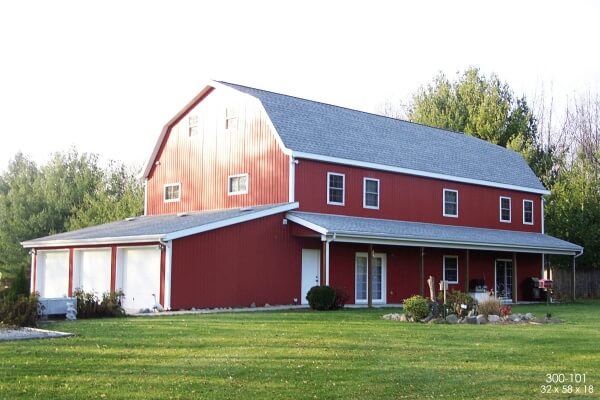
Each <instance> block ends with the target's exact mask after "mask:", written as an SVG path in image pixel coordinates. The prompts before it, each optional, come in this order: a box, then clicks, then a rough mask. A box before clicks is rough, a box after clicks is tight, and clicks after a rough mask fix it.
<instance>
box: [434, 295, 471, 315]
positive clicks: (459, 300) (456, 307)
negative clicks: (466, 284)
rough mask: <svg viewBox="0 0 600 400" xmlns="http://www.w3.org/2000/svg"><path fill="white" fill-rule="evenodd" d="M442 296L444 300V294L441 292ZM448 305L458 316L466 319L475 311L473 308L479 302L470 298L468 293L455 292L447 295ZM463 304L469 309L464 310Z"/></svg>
mask: <svg viewBox="0 0 600 400" xmlns="http://www.w3.org/2000/svg"><path fill="white" fill-rule="evenodd" d="M440 295H441V298H442V299H443V296H444V295H443V293H441V292H440ZM446 304H447V306H448V307H449V308H450V309H451V310H452V311H453V312H454V313H456V315H458V316H459V317H464V316H466V315H467V314H468V313H469V311H471V310H472V309H473V307H475V304H477V301H475V299H474V298H473V297H471V296H469V294H468V293H464V292H461V291H460V290H453V291H452V292H450V293H446ZM461 304H465V305H466V306H467V308H466V309H464V308H462V307H461Z"/></svg>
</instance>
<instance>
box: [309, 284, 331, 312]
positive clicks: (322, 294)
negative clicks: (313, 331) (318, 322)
mask: <svg viewBox="0 0 600 400" xmlns="http://www.w3.org/2000/svg"><path fill="white" fill-rule="evenodd" d="M306 300H308V304H309V305H310V308H312V309H313V310H321V311H324V310H335V308H336V293H335V289H333V288H332V287H330V286H313V287H311V288H310V290H309V291H308V293H307V294H306Z"/></svg>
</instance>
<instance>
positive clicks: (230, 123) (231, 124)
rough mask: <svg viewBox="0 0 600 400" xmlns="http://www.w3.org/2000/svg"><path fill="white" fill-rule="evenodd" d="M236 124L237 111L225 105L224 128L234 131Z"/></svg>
mask: <svg viewBox="0 0 600 400" xmlns="http://www.w3.org/2000/svg"><path fill="white" fill-rule="evenodd" d="M237 126H238V113H237V110H236V109H235V108H233V107H225V129H226V130H228V131H235V130H236V129H237Z"/></svg>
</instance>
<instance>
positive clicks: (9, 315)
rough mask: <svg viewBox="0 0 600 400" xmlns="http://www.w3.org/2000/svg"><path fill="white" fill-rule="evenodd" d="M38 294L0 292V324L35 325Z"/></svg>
mask: <svg viewBox="0 0 600 400" xmlns="http://www.w3.org/2000/svg"><path fill="white" fill-rule="evenodd" d="M38 305H39V303H38V295H37V294H30V295H18V296H16V298H15V297H14V296H12V293H8V291H7V293H2V295H1V296H0V324H2V325H8V326H29V327H36V326H37V322H38V319H39V314H38Z"/></svg>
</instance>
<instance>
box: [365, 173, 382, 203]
mask: <svg viewBox="0 0 600 400" xmlns="http://www.w3.org/2000/svg"><path fill="white" fill-rule="evenodd" d="M363 190H364V194H363V207H364V208H375V209H378V208H379V179H373V178H364V180H363Z"/></svg>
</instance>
